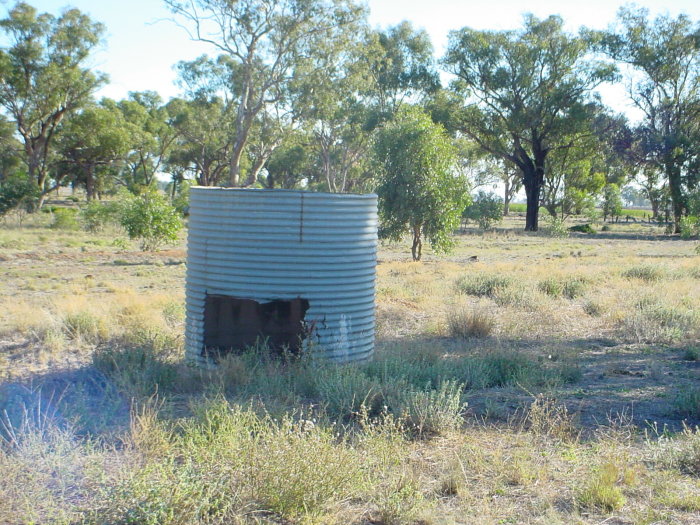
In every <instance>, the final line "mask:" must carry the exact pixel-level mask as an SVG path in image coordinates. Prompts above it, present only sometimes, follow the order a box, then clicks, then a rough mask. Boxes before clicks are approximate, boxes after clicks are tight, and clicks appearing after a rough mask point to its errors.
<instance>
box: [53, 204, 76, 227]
mask: <svg viewBox="0 0 700 525" xmlns="http://www.w3.org/2000/svg"><path fill="white" fill-rule="evenodd" d="M77 215H78V210H76V209H74V208H57V209H56V210H54V212H53V223H51V227H52V228H55V229H57V230H77V229H78V228H80V224H79V223H78V218H77Z"/></svg>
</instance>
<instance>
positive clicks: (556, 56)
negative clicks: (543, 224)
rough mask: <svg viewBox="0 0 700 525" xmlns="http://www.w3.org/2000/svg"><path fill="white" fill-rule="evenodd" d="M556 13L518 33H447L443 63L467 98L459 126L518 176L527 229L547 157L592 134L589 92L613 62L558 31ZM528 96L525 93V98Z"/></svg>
mask: <svg viewBox="0 0 700 525" xmlns="http://www.w3.org/2000/svg"><path fill="white" fill-rule="evenodd" d="M563 25H564V22H563V20H562V19H561V18H560V17H557V16H550V17H548V18H546V19H538V18H536V17H534V16H533V15H527V16H526V17H525V24H524V27H523V28H522V29H520V30H517V31H478V30H474V29H471V28H468V27H465V28H462V29H460V30H458V31H451V32H450V34H449V43H448V48H447V53H446V55H445V57H444V58H443V64H444V65H445V66H446V67H447V70H448V71H449V72H450V73H452V74H454V75H455V76H456V80H455V81H454V82H453V83H452V88H453V89H454V90H455V91H456V92H458V93H460V94H462V95H463V96H464V97H465V98H466V104H465V106H466V108H463V109H461V115H460V117H461V119H460V120H461V122H460V124H459V130H460V131H461V132H463V133H464V134H466V135H467V136H469V137H471V138H472V139H473V140H475V141H476V142H477V143H478V144H480V145H481V146H482V147H483V148H484V149H485V150H487V151H488V152H489V153H491V154H493V155H496V156H498V157H499V158H501V159H503V160H504V161H507V162H509V163H511V164H512V165H513V166H516V167H517V168H518V169H519V170H520V171H521V174H522V178H523V184H524V186H525V190H526V194H527V199H528V206H529V207H530V209H531V211H532V212H534V213H531V214H530V215H529V216H528V219H527V222H526V226H525V229H526V230H537V229H538V224H537V222H538V221H537V211H538V210H539V208H538V206H539V204H540V198H541V190H542V187H543V184H544V179H545V177H549V176H550V172H551V170H550V169H549V166H548V163H549V158H548V155H549V154H550V153H551V152H556V151H557V150H559V149H567V148H570V147H571V146H574V145H578V144H579V143H580V142H581V141H582V140H585V139H586V138H587V137H589V136H590V129H591V126H590V121H591V118H592V117H593V115H594V114H595V112H596V105H595V104H589V103H588V102H589V100H590V93H591V92H592V90H593V88H595V87H596V86H597V85H598V84H600V83H601V82H603V81H605V80H608V79H611V78H612V76H613V71H614V68H613V67H612V66H608V65H604V64H601V63H597V62H593V61H592V60H591V59H590V53H589V44H588V42H587V41H586V40H585V39H583V38H581V37H578V36H574V35H570V34H567V33H565V32H564V30H563ZM524 93H527V96H523V94H524Z"/></svg>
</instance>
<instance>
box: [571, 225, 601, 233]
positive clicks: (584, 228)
mask: <svg viewBox="0 0 700 525" xmlns="http://www.w3.org/2000/svg"><path fill="white" fill-rule="evenodd" d="M569 231H570V232H578V233H588V234H594V233H596V231H595V229H593V226H591V225H590V224H588V223H586V224H577V225H575V226H571V227H570V228H569Z"/></svg>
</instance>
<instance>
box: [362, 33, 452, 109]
mask: <svg viewBox="0 0 700 525" xmlns="http://www.w3.org/2000/svg"><path fill="white" fill-rule="evenodd" d="M362 48H363V53H362V54H361V56H359V57H358V58H359V59H358V60H357V62H356V67H357V68H358V69H359V70H360V71H362V75H363V77H364V78H366V79H369V80H370V81H369V82H367V81H365V82H364V83H363V86H364V90H363V95H364V96H365V98H366V99H367V100H368V101H369V102H371V103H372V104H373V105H374V106H375V108H376V110H377V111H378V113H379V116H380V117H382V118H384V119H387V118H391V117H392V116H393V115H394V114H395V113H396V111H397V110H398V109H399V107H400V106H401V105H402V104H404V103H406V102H408V103H419V102H422V101H423V100H425V99H426V98H427V97H428V96H430V95H431V94H433V93H435V92H437V91H438V90H439V88H440V77H439V75H438V72H437V67H436V63H435V58H434V54H433V44H432V42H431V41H430V36H429V35H428V33H427V32H426V31H425V30H423V29H415V28H414V27H413V26H412V25H411V23H410V22H401V23H400V24H398V25H396V26H392V27H388V28H387V29H385V30H373V31H369V32H368V34H367V36H366V37H365V39H364V41H363V42H362Z"/></svg>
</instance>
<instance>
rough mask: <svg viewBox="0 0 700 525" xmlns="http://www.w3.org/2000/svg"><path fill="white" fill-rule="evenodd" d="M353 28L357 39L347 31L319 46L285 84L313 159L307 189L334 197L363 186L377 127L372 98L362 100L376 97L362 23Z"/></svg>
mask: <svg viewBox="0 0 700 525" xmlns="http://www.w3.org/2000/svg"><path fill="white" fill-rule="evenodd" d="M356 27H357V29H358V32H359V33H360V37H359V38H358V37H357V34H351V33H349V32H348V33H344V34H343V35H339V36H338V37H337V38H336V39H335V40H333V41H327V42H323V43H322V44H321V45H320V47H319V48H317V50H316V52H315V53H314V56H313V58H312V59H311V61H310V62H309V63H307V64H306V65H305V67H304V70H303V71H300V73H301V74H299V75H298V76H297V77H296V78H295V79H294V81H293V82H292V83H291V84H290V87H291V93H292V97H291V99H292V100H293V104H294V105H295V107H296V113H297V115H299V122H300V124H301V128H302V129H304V130H305V132H306V135H307V136H308V137H309V138H310V141H309V147H310V148H311V150H312V151H313V155H314V157H315V161H314V163H313V166H312V169H311V170H310V172H309V174H310V175H311V178H312V184H313V186H314V187H321V188H323V189H325V190H327V191H331V192H338V193H342V192H345V191H352V190H356V189H357V186H358V185H361V184H362V183H363V175H364V174H365V173H367V172H368V171H369V169H368V167H367V164H368V158H369V155H368V153H369V150H370V147H371V136H372V132H373V131H374V129H375V128H376V126H377V122H378V119H377V110H376V105H375V104H376V97H375V98H371V97H367V96H366V93H368V92H369V93H373V94H375V95H376V90H374V89H372V83H371V81H370V79H369V74H368V70H367V67H366V62H365V61H364V58H365V57H366V54H367V48H366V45H365V44H366V43H367V41H368V40H367V39H368V38H369V35H370V34H371V31H370V30H369V29H368V28H367V27H365V26H363V24H357V25H356ZM362 35H364V36H362Z"/></svg>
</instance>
